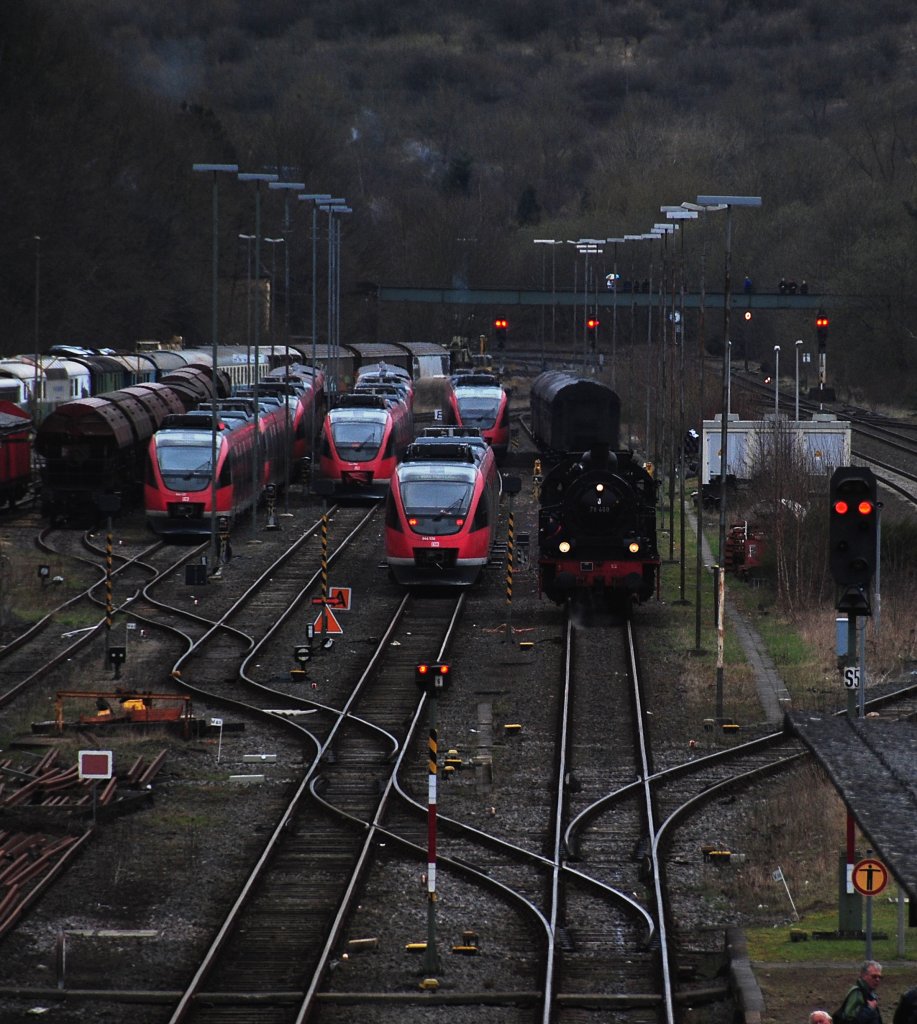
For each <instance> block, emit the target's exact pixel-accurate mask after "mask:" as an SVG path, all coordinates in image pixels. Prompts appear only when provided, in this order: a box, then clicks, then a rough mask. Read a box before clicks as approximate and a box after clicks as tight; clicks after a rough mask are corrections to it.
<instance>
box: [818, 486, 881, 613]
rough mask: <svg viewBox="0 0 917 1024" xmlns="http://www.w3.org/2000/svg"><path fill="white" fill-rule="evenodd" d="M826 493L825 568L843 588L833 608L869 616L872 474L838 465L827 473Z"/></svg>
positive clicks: (875, 521)
mask: <svg viewBox="0 0 917 1024" xmlns="http://www.w3.org/2000/svg"><path fill="white" fill-rule="evenodd" d="M830 496H831V497H830V508H829V552H830V554H829V568H830V570H831V576H832V577H833V578H834V582H835V583H837V584H838V585H839V586H841V587H843V588H844V592H843V594H842V595H841V596H840V598H839V599H838V602H837V605H836V607H837V609H838V611H843V612H847V613H848V614H849V615H869V614H871V610H870V605H869V587H870V584H871V583H872V577H873V574H874V573H875V569H876V558H877V545H878V534H879V517H878V508H879V506H878V500H877V486H876V478H875V475H874V474H873V472H872V470H871V469H867V468H865V467H861V466H841V467H840V468H838V469H836V470H835V471H834V473H833V474H832V476H831V485H830Z"/></svg>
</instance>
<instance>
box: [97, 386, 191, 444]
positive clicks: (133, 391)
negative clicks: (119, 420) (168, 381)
mask: <svg viewBox="0 0 917 1024" xmlns="http://www.w3.org/2000/svg"><path fill="white" fill-rule="evenodd" d="M160 387H161V388H162V390H153V389H151V388H148V387H144V386H143V385H140V384H134V385H132V386H131V387H128V388H122V389H121V390H120V391H111V392H109V393H108V394H107V395H106V396H105V397H106V398H107V399H108V400H109V401H110V402H114V403H115V404H116V405H119V406H129V407H130V409H131V422H133V423H134V424H135V426H136V427H137V428H138V430H139V429H146V430H148V431H149V433H152V431H153V430H155V429H156V428H157V427H158V426H159V424H160V423H162V421H163V420H164V419H165V418H166V417H167V416H168V415H170V414H171V413H173V412H174V411H175V405H176V404H177V398H176V396H175V395H174V394H172V395H170V396H169V398H166V395H165V394H163V391H165V393H166V394H168V392H169V389H168V387H166V386H165V385H161V386H160ZM141 409H142V410H143V413H145V414H146V418H147V419H148V420H149V427H146V426H145V425H144V426H143V427H142V428H141V424H142V423H143V414H142V413H141V411H140V410H141ZM149 433H147V434H146V435H145V436H149Z"/></svg>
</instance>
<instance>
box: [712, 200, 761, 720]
mask: <svg viewBox="0 0 917 1024" xmlns="http://www.w3.org/2000/svg"><path fill="white" fill-rule="evenodd" d="M697 204H698V206H703V207H706V208H708V209H711V208H713V207H717V208H719V209H722V208H724V207H725V209H726V244H725V247H724V286H723V396H722V397H723V402H722V406H723V412H722V422H721V425H720V459H721V461H720V535H719V552H718V555H717V562H718V570H719V576H720V579H719V585H718V588H717V590H718V593H719V594H720V603H719V607H718V609H717V650H716V662H717V666H716V719H717V721H718V722H722V720H723V674H724V666H723V661H724V653H725V652H724V644H725V621H726V619H725V615H726V610H725V607H724V605H725V599H726V569H725V566H724V564H723V559H724V558H725V555H726V475H727V470H728V454H729V453H728V447H727V446H728V444H729V384H730V381H729V374H730V369H729V307H730V302H731V290H732V278H731V274H732V265H731V261H732V208H733V207H734V206H755V207H757V206H760V205H761V197H760V196H706V195H705V196H698V197H697Z"/></svg>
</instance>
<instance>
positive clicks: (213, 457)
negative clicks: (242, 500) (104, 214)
mask: <svg viewBox="0 0 917 1024" xmlns="http://www.w3.org/2000/svg"><path fill="white" fill-rule="evenodd" d="M191 169H192V170H193V171H199V172H201V173H204V174H211V175H212V176H213V196H212V205H213V268H212V269H213V297H212V303H211V308H210V349H211V352H210V355H211V362H212V364H213V366H212V368H211V372H212V377H211V384H212V391H213V396H212V401H211V403H210V408H211V413H210V477H211V480H210V557H211V565H212V572H213V573H216V572H219V568H220V567H219V565H218V564H217V563H218V559H219V548H218V546H217V363H218V362H219V358H218V353H217V335H218V311H219V283H220V278H219V256H220V236H219V229H218V224H219V212H220V200H219V176H220V174H235V173H237V172H238V170H239V166H238V164H192V167H191Z"/></svg>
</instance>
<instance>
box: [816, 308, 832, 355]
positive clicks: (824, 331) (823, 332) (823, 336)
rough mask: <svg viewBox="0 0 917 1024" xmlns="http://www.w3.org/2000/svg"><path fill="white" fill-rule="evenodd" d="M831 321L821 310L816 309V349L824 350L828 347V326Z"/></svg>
mask: <svg viewBox="0 0 917 1024" xmlns="http://www.w3.org/2000/svg"><path fill="white" fill-rule="evenodd" d="M830 324H831V321H830V320H829V319H828V318H827V317H826V316H825V313H824V311H823V310H819V311H818V316H817V317H816V318H815V336H816V338H817V339H818V351H819V352H824V351H825V349H827V347H828V327H829V326H830Z"/></svg>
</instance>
